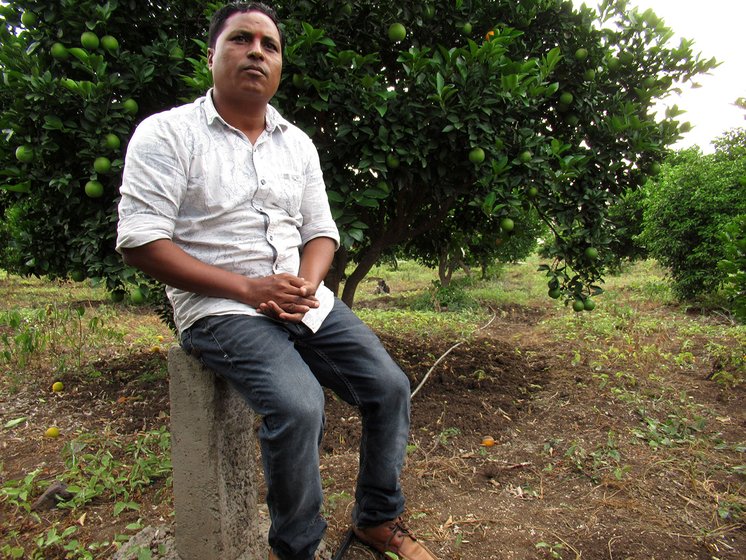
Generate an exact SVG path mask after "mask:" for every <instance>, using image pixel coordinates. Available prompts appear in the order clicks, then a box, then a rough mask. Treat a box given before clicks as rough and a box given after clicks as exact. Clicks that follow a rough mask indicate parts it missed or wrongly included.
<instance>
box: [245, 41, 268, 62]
mask: <svg viewBox="0 0 746 560" xmlns="http://www.w3.org/2000/svg"><path fill="white" fill-rule="evenodd" d="M246 56H248V57H250V58H264V51H263V50H262V43H261V41H253V42H252V43H251V45H250V48H249V51H248V52H247V53H246Z"/></svg>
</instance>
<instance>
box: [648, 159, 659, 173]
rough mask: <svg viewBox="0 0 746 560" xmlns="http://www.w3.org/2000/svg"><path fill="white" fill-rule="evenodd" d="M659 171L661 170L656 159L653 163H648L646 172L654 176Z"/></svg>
mask: <svg viewBox="0 0 746 560" xmlns="http://www.w3.org/2000/svg"><path fill="white" fill-rule="evenodd" d="M660 172H661V164H660V163H658V162H657V161H654V162H653V163H651V164H650V167H649V168H648V173H649V174H650V175H653V176H655V175H658V174H660Z"/></svg>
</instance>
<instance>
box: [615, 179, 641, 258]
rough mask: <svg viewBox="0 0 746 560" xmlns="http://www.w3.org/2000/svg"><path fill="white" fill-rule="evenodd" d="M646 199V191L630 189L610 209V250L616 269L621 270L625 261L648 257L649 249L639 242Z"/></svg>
mask: <svg viewBox="0 0 746 560" xmlns="http://www.w3.org/2000/svg"><path fill="white" fill-rule="evenodd" d="M645 199H646V192H645V190H644V189H630V190H628V191H627V192H625V193H624V194H623V195H622V196H621V197H620V198H619V199H618V200H617V201H616V202H615V203H614V204H613V205H612V206H611V207H610V208H609V221H610V222H611V224H612V237H611V243H610V245H609V248H610V249H611V254H612V263H611V266H612V267H613V268H614V269H619V268H620V266H621V264H622V263H623V262H624V261H636V260H640V259H645V258H647V256H648V251H647V248H646V247H644V246H643V245H642V244H641V243H640V240H639V236H640V234H641V233H642V227H643V225H642V220H643V212H644V208H645Z"/></svg>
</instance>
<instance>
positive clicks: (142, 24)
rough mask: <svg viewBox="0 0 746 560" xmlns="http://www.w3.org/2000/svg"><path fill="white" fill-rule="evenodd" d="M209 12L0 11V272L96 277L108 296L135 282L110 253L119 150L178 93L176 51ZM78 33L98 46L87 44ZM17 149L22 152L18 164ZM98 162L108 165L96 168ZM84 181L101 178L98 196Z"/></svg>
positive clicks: (130, 2) (171, 8) (74, 2)
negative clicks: (0, 268)
mask: <svg viewBox="0 0 746 560" xmlns="http://www.w3.org/2000/svg"><path fill="white" fill-rule="evenodd" d="M206 6H207V3H206V2H204V1H201V0H200V1H197V0H193V1H191V2H159V3H157V4H153V3H150V2H141V1H138V0H109V1H107V2H104V3H102V2H98V1H95V0H60V1H59V2H43V1H40V0H14V1H13V2H11V3H9V5H8V6H2V7H0V9H1V12H0V42H2V47H1V48H0V70H1V71H2V76H3V88H2V90H1V91H0V129H1V130H2V137H0V169H2V172H1V176H0V216H3V224H2V226H0V240H1V241H3V242H4V243H3V249H2V250H1V251H2V254H1V255H0V263H1V264H2V266H3V267H4V268H6V269H8V270H11V271H14V272H17V273H21V274H36V275H47V276H50V277H65V276H67V275H68V274H72V275H73V276H74V277H75V278H76V279H82V278H85V277H94V278H101V279H103V280H105V281H106V284H107V285H108V287H109V288H110V289H112V290H114V289H118V290H122V289H123V286H124V285H125V284H126V283H127V282H128V281H131V280H133V279H134V271H133V270H131V269H128V268H126V267H125V266H124V265H123V264H122V262H121V259H120V258H119V257H118V255H116V253H115V252H114V250H113V246H114V235H115V223H116V208H115V203H116V200H117V197H118V186H119V179H120V172H121V168H122V157H123V153H124V148H125V147H126V143H127V139H128V137H129V135H130V133H131V131H132V130H133V127H134V125H135V124H136V123H137V122H138V121H139V120H140V119H141V118H142V117H144V116H145V115H148V114H150V113H153V112H156V111H160V110H162V109H165V108H167V107H170V106H172V105H174V104H175V103H176V102H177V101H178V99H179V98H180V97H182V96H183V95H184V94H185V92H186V89H187V86H186V84H184V83H183V80H182V79H181V78H180V74H182V73H183V72H184V70H186V69H187V68H188V67H189V65H188V64H187V63H186V61H185V60H184V53H185V52H186V53H191V52H193V51H195V50H196V48H197V47H196V45H193V44H192V42H191V39H192V37H195V36H199V35H201V34H202V33H203V31H204V23H203V22H204V18H203V17H202V14H203V10H204V9H205V7H206ZM24 14H25V17H24V21H25V22H26V25H24V24H23V23H22V22H21V18H22V16H24ZM84 33H93V34H95V35H96V37H97V38H98V39H97V41H94V42H93V43H90V42H86V44H87V47H86V46H84V45H83V44H82V41H83V39H82V36H83V34H84ZM105 37H106V39H105ZM88 39H90V36H89V37H88ZM96 42H97V43H98V46H95V43H96ZM133 102H134V103H133ZM21 147H26V148H25V149H26V150H27V154H28V155H24V156H23V157H22V158H20V159H19V158H18V152H17V150H18V149H19V148H21ZM97 158H106V160H107V161H108V162H109V164H110V166H109V165H107V164H106V161H104V160H99V163H98V164H97V165H96V167H94V162H95V161H96V160H97ZM89 181H97V182H99V183H101V185H102V187H103V194H102V195H101V196H100V197H96V198H92V197H91V196H89V195H87V193H86V191H85V186H86V184H87V183H88V182H89ZM90 192H91V193H92V194H94V195H95V194H97V193H95V192H93V191H90Z"/></svg>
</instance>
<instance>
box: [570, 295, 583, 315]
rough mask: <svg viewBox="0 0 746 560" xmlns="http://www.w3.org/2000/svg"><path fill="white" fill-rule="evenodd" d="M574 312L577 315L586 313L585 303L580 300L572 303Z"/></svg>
mask: <svg viewBox="0 0 746 560" xmlns="http://www.w3.org/2000/svg"><path fill="white" fill-rule="evenodd" d="M572 310H573V311H574V312H575V313H580V312H581V311H584V310H585V304H584V303H583V300H582V299H580V298H577V299H575V301H573V302H572Z"/></svg>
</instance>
